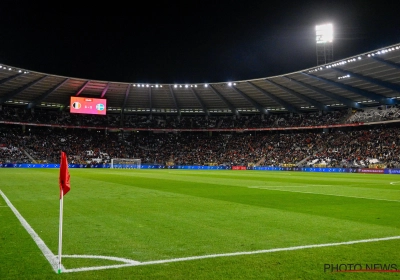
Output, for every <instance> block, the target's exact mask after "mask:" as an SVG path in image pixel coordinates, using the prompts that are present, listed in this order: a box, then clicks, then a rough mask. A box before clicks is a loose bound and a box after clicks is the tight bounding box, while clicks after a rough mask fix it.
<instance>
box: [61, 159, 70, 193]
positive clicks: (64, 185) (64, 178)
mask: <svg viewBox="0 0 400 280" xmlns="http://www.w3.org/2000/svg"><path fill="white" fill-rule="evenodd" d="M69 178H70V175H69V171H68V161H67V155H66V154H65V152H61V164H60V178H59V183H60V199H61V198H62V196H64V195H66V194H67V192H69V190H70V189H71V185H70V182H69Z"/></svg>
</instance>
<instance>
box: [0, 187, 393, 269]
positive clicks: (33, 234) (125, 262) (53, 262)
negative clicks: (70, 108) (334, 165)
mask: <svg viewBox="0 0 400 280" xmlns="http://www.w3.org/2000/svg"><path fill="white" fill-rule="evenodd" d="M0 194H1V195H2V197H3V198H4V200H5V201H6V203H7V205H8V206H9V207H10V208H11V210H12V211H13V212H14V214H15V216H17V218H18V219H19V221H20V222H21V224H22V226H23V227H24V228H25V229H26V230H27V231H28V233H29V234H30V235H31V237H32V238H33V240H34V241H35V242H36V244H37V245H38V247H39V248H40V250H41V251H42V253H43V255H44V256H45V257H46V259H47V260H48V261H49V263H50V264H51V266H52V268H53V270H54V271H55V272H56V273H57V271H58V260H57V257H56V256H55V255H54V254H53V253H52V252H51V251H50V249H49V248H48V247H47V246H46V244H45V243H44V242H43V240H42V239H41V238H40V237H39V236H38V235H37V234H36V232H35V231H34V230H33V229H32V227H31V226H30V225H29V224H28V223H27V222H26V220H25V219H24V218H23V217H22V216H21V214H20V213H19V212H18V210H17V209H16V208H15V207H14V206H13V205H12V203H11V202H10V201H9V200H8V198H7V197H6V195H5V194H4V193H3V192H2V191H1V190H0ZM395 239H400V235H399V236H389V237H382V238H370V239H361V240H353V241H345V242H336V243H324V244H312V245H302V246H293V247H286V248H274V249H266V250H256V251H244V252H233V253H225V254H211V255H202V256H192V257H183V258H173V259H165V260H155V261H146V262H138V261H135V260H131V259H126V258H119V257H112V256H95V255H63V257H65V258H91V259H106V260H111V261H120V262H123V264H117V265H106V266H93V267H81V268H72V269H65V268H64V267H62V268H61V269H62V272H63V273H67V272H80V271H89V270H104V269H115V268H120V267H128V266H140V265H152V264H163V263H172V262H182V261H191V260H201V259H210V258H220V257H232V256H242V255H255V254H265V253H274V252H282V251H295V250H302V249H312V248H320V247H332V246H340V245H352V244H358V243H369V242H378V241H387V240H395Z"/></svg>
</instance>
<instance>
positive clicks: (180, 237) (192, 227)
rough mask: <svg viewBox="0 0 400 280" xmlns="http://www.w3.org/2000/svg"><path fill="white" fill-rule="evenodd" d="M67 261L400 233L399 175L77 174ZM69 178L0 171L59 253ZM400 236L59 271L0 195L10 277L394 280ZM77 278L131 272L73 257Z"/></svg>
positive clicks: (66, 226)
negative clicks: (63, 190)
mask: <svg viewBox="0 0 400 280" xmlns="http://www.w3.org/2000/svg"><path fill="white" fill-rule="evenodd" d="M69 171H70V174H71V191H70V192H69V193H68V194H67V195H66V196H65V198H64V222H63V249H62V254H63V255H80V256H82V255H93V256H110V257H119V258H125V259H131V260H135V261H138V262H151V261H157V260H171V259H176V258H186V257H193V256H205V255H212V254H229V253H235V252H254V251H259V250H268V249H274V248H288V247H294V246H304V245H314V244H325V243H337V242H345V241H353V240H363V239H372V238H383V237H390V236H400V218H399V213H400V176H399V175H377V174H337V173H336V174H335V173H307V172H304V173H303V172H273V171H231V170H229V171H221V170H212V171H206V170H199V171H191V170H116V169H70V170H69ZM58 172H59V170H58V169H5V168H3V169H0V190H1V191H2V192H3V193H4V194H5V196H7V198H8V199H9V201H10V202H11V203H12V204H13V205H14V207H15V208H16V209H17V210H18V211H19V213H20V214H21V216H22V217H23V218H24V219H25V220H26V221H27V223H28V224H29V225H30V226H31V227H32V228H33V229H34V230H35V232H36V233H37V234H38V235H39V237H40V238H41V239H42V240H43V242H44V243H45V245H46V246H47V247H48V248H49V249H50V250H51V251H52V253H53V254H55V255H56V256H57V254H58V232H59V228H58V226H59V199H58V196H59V187H58ZM398 248H400V239H394V240H385V241H378V242H367V243H358V244H349V245H340V246H328V247H319V248H305V249H300V250H284V251H279V252H266V253H258V254H248V255H236V256H221V257H216V258H204V259H195V260H183V261H171V262H164V263H153V264H146V265H139V266H129V267H122V268H112V269H101V270H93V271H75V272H66V273H62V274H61V275H59V274H56V273H55V272H54V270H53V268H52V266H51V265H50V263H49V262H48V261H47V259H46V258H45V257H44V255H43V253H42V252H41V250H40V249H39V247H38V246H37V245H36V243H35V242H34V240H33V239H32V237H31V236H30V235H29V234H28V232H27V231H26V230H25V229H24V228H23V226H22V225H21V223H20V221H19V220H18V219H17V217H16V216H15V215H14V213H13V212H12V210H11V209H10V208H9V207H8V206H7V204H6V202H5V201H4V199H3V198H2V197H1V196H0V279H2V280H3V279H61V278H63V279H207V280H209V279H377V278H379V279H394V278H398V277H400V273H378V272H374V273H372V272H357V273H331V272H329V271H324V265H325V264H362V265H363V268H365V265H366V264H395V265H396V266H397V268H398V269H399V270H400V250H398ZM62 263H63V265H64V267H65V268H66V269H67V270H68V269H77V268H85V267H95V266H109V265H115V264H121V263H120V262H117V261H113V260H107V259H93V258H91V259H89V258H67V257H64V258H63V259H62Z"/></svg>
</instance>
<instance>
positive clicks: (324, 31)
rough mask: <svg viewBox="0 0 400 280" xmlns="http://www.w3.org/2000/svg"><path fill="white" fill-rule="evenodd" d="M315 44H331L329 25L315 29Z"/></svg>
mask: <svg viewBox="0 0 400 280" xmlns="http://www.w3.org/2000/svg"><path fill="white" fill-rule="evenodd" d="M315 31H316V40H317V44H322V43H332V41H333V25H332V24H331V23H327V24H322V25H317V26H316V27H315Z"/></svg>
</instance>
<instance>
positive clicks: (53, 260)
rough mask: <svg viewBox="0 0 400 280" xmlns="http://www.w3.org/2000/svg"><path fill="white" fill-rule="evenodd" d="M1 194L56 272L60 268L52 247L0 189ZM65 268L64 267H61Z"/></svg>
mask: <svg viewBox="0 0 400 280" xmlns="http://www.w3.org/2000/svg"><path fill="white" fill-rule="evenodd" d="M0 194H1V196H2V197H3V198H4V201H5V202H6V203H7V205H8V207H10V209H11V210H12V211H13V212H14V214H15V216H16V217H17V218H18V220H19V221H20V223H21V224H22V226H23V227H24V228H25V229H26V231H27V232H28V233H29V235H30V236H31V237H32V239H33V241H35V243H36V244H37V246H38V247H39V249H40V250H41V251H42V253H43V255H44V256H45V257H46V259H47V260H48V261H49V263H50V265H51V267H52V268H53V270H54V271H55V272H57V269H58V258H57V257H56V256H55V255H54V254H53V253H52V252H51V251H50V249H49V248H48V247H47V246H46V244H45V243H44V242H43V240H42V239H41V238H40V237H39V235H37V233H36V232H35V231H34V230H33V228H32V227H31V226H30V225H29V224H28V222H27V221H26V220H25V219H24V217H22V216H21V214H20V213H19V212H18V210H17V209H16V208H15V207H14V205H12V203H11V202H10V201H9V200H8V198H7V197H6V195H5V194H4V193H3V192H2V191H1V190H0ZM61 269H62V270H64V269H65V268H64V267H61Z"/></svg>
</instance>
